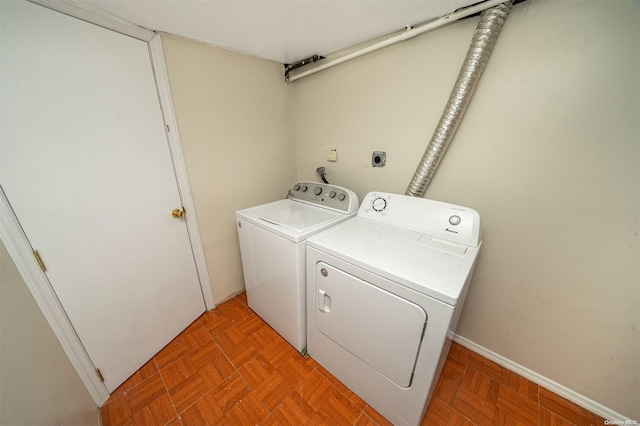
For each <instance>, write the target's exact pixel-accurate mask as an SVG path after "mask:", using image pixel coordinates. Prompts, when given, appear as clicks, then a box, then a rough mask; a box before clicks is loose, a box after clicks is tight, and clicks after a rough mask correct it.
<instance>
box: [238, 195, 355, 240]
mask: <svg viewBox="0 0 640 426" xmlns="http://www.w3.org/2000/svg"><path fill="white" fill-rule="evenodd" d="M354 215H355V213H351V214H346V213H340V212H337V211H334V210H329V209H326V208H323V207H316V206H315V205H311V204H306V203H303V202H300V201H295V200H291V199H284V200H278V201H274V202H272V203H268V204H263V205H260V206H257V207H252V208H249V209H244V210H239V211H237V212H236V216H237V217H238V218H241V219H244V220H248V221H249V222H251V223H253V224H255V225H257V226H260V227H262V228H265V229H267V230H270V231H271V232H274V233H276V234H278V235H280V236H282V237H284V238H287V239H288V240H291V241H293V242H296V243H297V242H300V241H303V240H306V239H307V238H308V237H309V236H311V235H314V234H316V233H318V232H320V231H322V230H325V229H327V228H329V227H331V226H333V225H335V224H337V223H339V222H341V221H343V220H345V219H348V218H350V217H353V216H354Z"/></svg>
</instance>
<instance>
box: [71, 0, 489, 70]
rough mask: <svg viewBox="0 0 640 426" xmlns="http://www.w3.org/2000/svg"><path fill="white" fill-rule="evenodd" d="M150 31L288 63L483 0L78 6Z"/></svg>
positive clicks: (171, 0)
mask: <svg viewBox="0 0 640 426" xmlns="http://www.w3.org/2000/svg"><path fill="white" fill-rule="evenodd" d="M77 1H79V2H80V3H84V4H86V5H89V6H91V7H93V8H95V9H99V10H101V11H103V12H106V13H108V14H110V15H113V16H116V17H118V18H121V19H124V20H126V21H129V22H131V23H134V24H137V25H140V26H142V27H145V28H148V29H151V30H156V31H161V32H166V33H170V34H174V35H179V36H182V37H186V38H189V39H192V40H197V41H201V42H205V43H208V44H212V45H214V46H218V47H221V48H224V49H228V50H233V51H236V52H242V53H246V54H248V55H252V56H257V57H260V58H266V59H271V60H273V61H276V62H280V63H287V64H288V63H295V62H297V61H299V60H302V59H305V58H308V57H310V56H312V55H315V54H319V55H327V54H329V53H332V52H335V51H338V50H340V49H343V48H346V47H349V46H353V45H355V44H358V43H361V42H363V41H367V40H370V39H372V38H375V37H378V36H381V35H385V34H388V33H391V32H394V31H397V30H401V29H402V28H404V27H405V26H406V25H415V24H419V23H422V22H426V21H429V20H431V19H433V18H437V17H440V16H443V15H447V14H449V13H451V12H453V11H454V10H456V9H458V8H460V7H464V6H468V5H470V4H473V3H476V2H477V0H77Z"/></svg>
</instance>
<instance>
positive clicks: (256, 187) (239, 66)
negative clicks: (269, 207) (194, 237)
mask: <svg viewBox="0 0 640 426" xmlns="http://www.w3.org/2000/svg"><path fill="white" fill-rule="evenodd" d="M162 41H163V46H164V52H165V57H166V61H167V68H168V72H169V79H170V83H171V90H172V94H173V100H174V105H175V109H176V115H177V119H178V125H179V127H180V137H181V139H182V146H183V151H184V155H185V160H186V163H187V170H188V174H189V181H190V184H191V190H192V193H193V199H194V203H195V206H196V213H197V217H198V223H199V226H200V233H201V236H202V241H203V246H204V250H205V255H206V258H207V267H208V269H209V276H210V278H211V284H212V287H213V293H214V297H215V300H216V302H221V301H223V300H225V299H227V298H229V297H230V296H233V295H235V294H237V293H239V292H241V291H242V290H243V289H244V281H243V278H242V263H241V260H240V248H239V245H238V234H237V231H236V221H235V211H236V210H239V209H242V208H246V207H251V206H254V205H258V204H262V203H265V202H268V201H273V200H276V199H279V198H282V197H283V196H284V195H285V194H286V191H287V189H288V188H289V185H291V183H292V182H293V181H294V180H295V147H294V144H293V138H292V128H291V124H290V123H291V120H290V116H289V112H288V111H289V110H288V103H287V97H288V93H289V92H288V91H287V90H286V89H287V87H286V84H285V83H284V79H283V71H282V65H280V64H277V63H275V62H270V61H266V60H262V59H256V58H252V57H249V56H246V55H241V54H238V53H233V52H229V51H226V50H222V49H217V48H214V47H211V46H208V45H205V44H201V43H196V42H193V41H188V40H185V39H181V38H177V37H171V36H163V38H162Z"/></svg>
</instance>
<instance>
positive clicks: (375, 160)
mask: <svg viewBox="0 0 640 426" xmlns="http://www.w3.org/2000/svg"><path fill="white" fill-rule="evenodd" d="M386 162H387V153H386V152H384V151H373V154H372V155H371V165H372V166H373V167H384V165H385V164H386Z"/></svg>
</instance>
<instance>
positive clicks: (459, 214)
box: [307, 192, 481, 425]
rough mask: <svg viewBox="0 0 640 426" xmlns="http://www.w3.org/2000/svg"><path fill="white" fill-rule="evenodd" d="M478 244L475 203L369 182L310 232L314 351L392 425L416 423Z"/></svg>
mask: <svg viewBox="0 0 640 426" xmlns="http://www.w3.org/2000/svg"><path fill="white" fill-rule="evenodd" d="M480 246H481V236H480V217H479V215H478V213H477V212H476V211H475V210H473V209H470V208H467V207H462V206H458V205H452V204H448V203H443V202H438V201H433V200H428V199H423V198H415V197H409V196H405V195H397V194H389V193H382V192H372V193H369V194H367V196H366V197H365V199H364V200H363V201H362V204H361V205H360V209H359V211H358V213H357V216H356V217H354V218H352V219H350V220H348V221H345V222H343V223H341V224H340V225H338V226H335V227H333V228H331V229H329V230H327V231H325V232H321V233H319V234H316V235H315V236H313V237H311V238H310V239H309V240H308V241H307V351H308V354H309V356H311V357H312V358H313V359H315V360H316V361H317V362H318V363H320V364H321V365H322V366H323V367H324V368H326V369H327V370H328V371H329V372H331V373H332V374H333V375H334V376H336V377H337V378H338V379H339V380H340V381H342V382H343V383H344V384H345V385H346V386H348V387H349V388H350V389H351V390H352V391H354V392H355V393H356V394H358V395H359V396H360V397H361V398H362V399H363V400H364V401H365V402H367V404H369V405H370V406H371V407H373V408H374V409H375V410H377V411H378V412H379V413H380V414H382V415H383V416H384V417H385V418H386V419H387V420H389V421H390V422H392V423H393V424H394V425H419V424H420V422H421V419H422V417H423V416H424V412H425V410H426V407H427V406H428V402H429V400H430V398H431V395H432V394H433V391H434V388H435V385H436V384H437V380H438V377H439V375H440V372H441V370H442V366H443V364H444V361H445V359H446V357H447V353H448V350H449V347H450V345H451V340H450V337H451V335H450V333H453V332H454V330H455V327H456V324H457V322H458V318H459V317H460V312H461V309H462V305H463V303H464V298H465V296H466V293H467V289H468V287H469V283H470V281H471V277H472V275H473V270H474V267H475V264H476V259H477V257H478V252H479V250H480Z"/></svg>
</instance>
